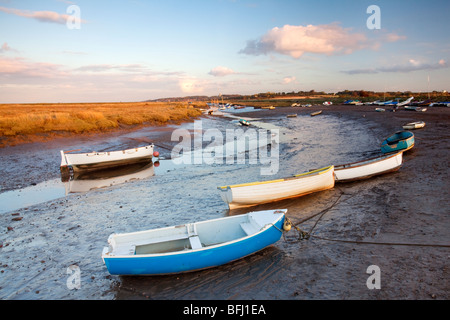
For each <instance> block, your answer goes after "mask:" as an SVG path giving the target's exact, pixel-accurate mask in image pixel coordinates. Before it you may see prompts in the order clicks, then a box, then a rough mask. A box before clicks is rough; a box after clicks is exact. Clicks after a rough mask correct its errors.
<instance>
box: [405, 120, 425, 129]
mask: <svg viewBox="0 0 450 320" xmlns="http://www.w3.org/2000/svg"><path fill="white" fill-rule="evenodd" d="M423 127H425V122H423V121H416V122H410V123H407V124H405V125H404V126H403V129H405V130H412V129H420V128H423Z"/></svg>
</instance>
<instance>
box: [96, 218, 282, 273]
mask: <svg viewBox="0 0 450 320" xmlns="http://www.w3.org/2000/svg"><path fill="white" fill-rule="evenodd" d="M286 211H287V210H286V209H283V210H266V211H257V212H250V213H247V214H244V215H236V216H228V217H224V218H218V219H213V220H207V221H201V222H195V223H188V224H184V225H180V226H175V227H166V228H161V229H152V230H147V231H139V232H133V233H123V234H112V235H110V236H109V238H108V244H109V246H108V247H105V248H104V249H103V252H102V259H103V262H104V263H105V265H106V267H107V269H108V271H109V273H110V274H114V275H162V274H174V273H182V272H188V271H195V270H201V269H206V268H210V267H215V266H220V265H223V264H226V263H228V262H231V261H234V260H238V259H240V258H243V257H245V256H248V255H250V254H253V253H255V252H257V251H259V250H262V249H264V248H266V247H267V246H269V245H272V244H274V243H275V242H276V241H278V240H279V239H280V238H281V235H282V233H283V231H282V230H283V223H284V217H285V213H286Z"/></svg>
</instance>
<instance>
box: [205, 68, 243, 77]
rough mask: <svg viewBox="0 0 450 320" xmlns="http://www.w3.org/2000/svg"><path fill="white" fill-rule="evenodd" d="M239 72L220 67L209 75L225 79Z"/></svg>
mask: <svg viewBox="0 0 450 320" xmlns="http://www.w3.org/2000/svg"><path fill="white" fill-rule="evenodd" d="M235 73H237V72H235V71H234V70H232V69H230V68H227V67H222V66H218V67H215V68H214V69H212V70H211V71H210V72H209V73H208V74H210V75H212V76H215V77H225V76H228V75H230V74H235Z"/></svg>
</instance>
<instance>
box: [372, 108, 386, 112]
mask: <svg viewBox="0 0 450 320" xmlns="http://www.w3.org/2000/svg"><path fill="white" fill-rule="evenodd" d="M375 111H378V112H383V111H386V110H385V109H383V108H375Z"/></svg>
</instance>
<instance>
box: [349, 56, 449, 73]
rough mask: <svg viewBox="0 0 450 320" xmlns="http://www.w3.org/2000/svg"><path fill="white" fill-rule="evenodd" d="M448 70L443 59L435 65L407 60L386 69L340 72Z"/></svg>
mask: <svg viewBox="0 0 450 320" xmlns="http://www.w3.org/2000/svg"><path fill="white" fill-rule="evenodd" d="M444 68H448V64H447V61H445V60H444V59H441V60H439V62H437V63H422V62H420V61H418V60H415V59H409V60H408V63H406V64H399V65H392V66H387V67H378V68H361V69H354V70H346V71H342V72H343V73H347V74H372V73H383V72H400V73H407V72H413V71H419V70H437V69H444Z"/></svg>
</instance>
